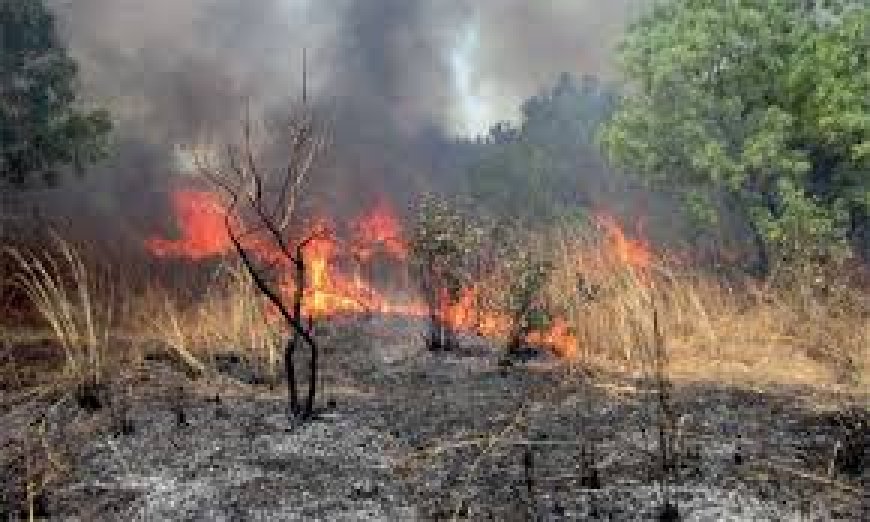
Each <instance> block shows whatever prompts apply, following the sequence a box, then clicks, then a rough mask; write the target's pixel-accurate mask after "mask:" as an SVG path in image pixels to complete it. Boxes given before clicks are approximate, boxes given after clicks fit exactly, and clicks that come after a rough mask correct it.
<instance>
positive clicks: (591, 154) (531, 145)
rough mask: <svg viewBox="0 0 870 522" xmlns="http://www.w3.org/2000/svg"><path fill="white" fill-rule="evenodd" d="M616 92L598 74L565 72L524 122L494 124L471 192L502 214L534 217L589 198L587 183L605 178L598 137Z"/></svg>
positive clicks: (530, 103) (472, 175) (529, 105)
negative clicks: (573, 75) (578, 76)
mask: <svg viewBox="0 0 870 522" xmlns="http://www.w3.org/2000/svg"><path fill="white" fill-rule="evenodd" d="M615 100H616V96H615V94H614V92H613V91H612V90H611V89H609V88H608V87H607V86H606V85H604V84H602V83H601V82H600V81H599V80H598V79H596V78H594V77H592V76H585V77H583V78H581V79H580V80H579V82H578V81H577V80H575V79H574V78H573V77H572V76H571V75H569V74H562V75H561V76H560V77H559V79H558V81H557V82H556V84H555V85H554V86H553V87H552V88H550V89H548V90H546V91H545V92H543V93H541V94H540V95H538V96H534V97H532V98H529V99H528V100H526V101H525V102H524V103H523V105H522V108H521V113H522V120H521V122H520V124H519V125H518V126H513V125H511V124H508V123H500V124H498V125H496V126H494V127H493V128H492V129H490V132H489V135H488V136H487V139H486V142H485V144H483V145H482V146H481V154H480V157H479V159H478V161H476V162H473V164H472V166H471V168H470V169H469V175H468V181H469V191H470V193H472V194H473V195H475V196H477V197H478V198H479V199H480V200H481V201H482V202H484V203H485V204H486V205H487V206H489V207H491V208H492V209H493V210H494V211H495V212H496V213H497V214H507V215H510V216H517V215H518V213H519V217H524V218H528V219H531V220H533V221H540V220H542V219H544V220H546V219H547V218H552V217H555V216H558V215H560V214H562V213H564V211H567V210H568V209H572V210H573V209H574V208H576V205H577V204H578V203H588V201H587V200H588V199H589V194H588V193H587V192H588V189H589V185H590V184H591V183H592V182H593V180H596V179H603V178H604V177H605V176H604V173H603V171H604V165H603V161H602V158H601V156H600V153H599V151H598V149H597V147H596V146H595V142H594V136H595V134H596V131H597V129H598V127H599V126H600V125H601V123H602V122H604V121H606V120H607V119H608V118H609V116H610V114H611V113H612V110H613V106H614V102H615Z"/></svg>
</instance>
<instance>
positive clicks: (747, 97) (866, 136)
mask: <svg viewBox="0 0 870 522" xmlns="http://www.w3.org/2000/svg"><path fill="white" fill-rule="evenodd" d="M868 55H870V8H868V4H867V2H866V0H857V1H855V0H851V1H850V0H827V1H819V2H806V1H802V0H682V1H666V2H660V3H657V4H656V6H655V7H654V8H653V9H652V10H651V11H650V12H649V13H648V14H647V15H646V16H644V17H643V18H642V19H640V20H639V21H637V22H636V23H635V24H634V25H633V26H632V27H631V28H630V30H629V32H628V35H627V36H626V38H625V40H624V42H623V45H622V46H621V65H622V69H623V71H624V73H625V75H626V76H627V79H628V80H629V81H630V82H631V83H630V85H629V87H628V91H627V92H628V94H627V95H626V96H625V98H624V99H623V100H621V103H620V106H619V108H618V110H617V112H616V114H615V115H614V117H613V119H612V120H611V121H610V122H608V123H607V124H606V125H605V126H604V127H603V130H602V132H601V133H600V143H601V144H602V146H603V148H604V150H605V151H606V152H607V154H608V156H609V158H610V159H611V160H612V161H613V162H614V163H615V164H618V165H620V166H622V167H624V168H626V169H630V170H633V171H635V172H637V173H639V174H641V175H643V176H644V177H646V178H647V179H649V180H650V181H653V182H659V183H661V184H665V185H667V186H669V187H670V188H672V189H674V190H676V191H678V192H679V193H680V194H681V195H682V196H683V197H684V198H685V200H686V202H687V204H689V207H690V208H691V209H693V210H694V214H695V215H697V216H698V217H701V218H704V219H705V221H706V222H708V223H712V222H714V221H715V220H716V217H717V215H716V212H715V211H714V210H713V209H714V208H715V207H714V205H713V204H712V203H711V199H712V198H714V197H716V196H723V197H724V198H725V200H726V202H727V205H726V207H729V208H730V209H738V210H740V211H741V212H742V213H743V214H744V217H745V219H746V220H747V222H748V224H749V225H750V227H751V228H752V229H753V231H754V232H755V235H756V237H757V240H758V244H759V247H760V248H761V249H762V250H763V252H762V253H763V256H762V260H763V264H764V265H766V266H767V267H768V268H769V267H770V265H771V264H772V263H774V262H775V261H779V260H784V259H785V260H787V259H790V258H792V257H794V256H796V255H802V254H805V253H806V252H807V249H808V248H809V249H810V250H813V251H814V252H816V253H817V254H819V255H820V256H825V255H827V254H829V253H830V249H827V248H821V249H820V246H826V245H827V246H832V245H834V244H838V243H840V242H841V240H843V239H845V238H847V237H852V238H856V237H857V236H859V235H860V234H862V233H863V234H866V231H867V219H868V215H870V95H868V93H870V60H868ZM865 244H866V243H865Z"/></svg>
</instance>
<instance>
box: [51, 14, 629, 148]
mask: <svg viewBox="0 0 870 522" xmlns="http://www.w3.org/2000/svg"><path fill="white" fill-rule="evenodd" d="M641 1H642V0H607V1H604V0H486V1H480V0H147V1H142V0H52V3H53V5H55V6H56V9H57V13H58V15H59V19H60V21H61V24H62V30H63V32H64V34H65V36H66V37H67V38H68V40H69V42H70V45H71V47H72V49H73V52H74V54H75V56H76V57H77V58H78V59H79V61H80V62H81V64H82V73H83V81H84V88H85V91H86V92H87V93H88V94H89V95H92V96H95V97H98V98H103V99H105V98H109V99H111V105H112V106H113V107H114V108H115V111H116V113H120V114H119V116H120V117H121V119H122V120H129V121H130V122H131V124H133V122H135V124H138V125H142V126H144V127H145V130H147V132H148V133H149V135H150V136H152V137H153V138H155V139H160V140H170V141H172V140H177V141H188V140H191V139H195V138H194V137H195V136H196V135H198V134H201V133H203V132H206V130H207V129H216V128H219V127H220V126H221V125H222V124H224V123H226V122H228V121H232V122H234V123H235V122H237V121H238V114H239V113H240V110H241V105H242V102H241V100H242V98H243V97H245V96H250V97H251V99H252V100H255V101H256V102H258V103H262V104H267V105H268V104H276V103H280V101H281V100H283V99H285V98H287V97H288V96H292V95H295V94H298V91H299V88H300V70H301V49H302V48H303V47H307V48H308V49H309V55H310V81H311V86H312V91H314V92H315V93H318V94H321V95H325V96H329V97H336V99H340V100H344V101H349V102H351V103H356V104H357V105H360V106H362V107H365V108H366V111H367V113H368V114H370V115H374V114H379V115H380V116H382V117H385V118H389V119H391V120H392V121H391V122H389V124H395V125H397V126H398V127H399V128H401V129H402V130H406V131H415V130H417V129H419V128H421V127H424V126H426V125H429V124H435V125H436V126H439V127H442V128H444V129H445V130H447V131H448V132H450V133H455V134H475V133H477V132H482V131H485V129H486V128H487V127H488V126H489V125H490V124H492V123H494V122H495V121H498V120H502V119H506V118H510V117H512V116H514V115H515V114H516V111H517V107H518V105H519V103H520V102H521V100H522V99H524V98H526V97H528V96H530V95H532V94H535V93H536V91H537V90H538V89H540V88H541V87H542V86H544V85H546V84H548V83H552V81H553V80H554V78H555V77H556V75H557V73H559V72H561V71H569V72H576V73H584V72H589V73H598V74H602V75H607V74H608V72H609V70H610V68H611V63H610V62H611V57H612V50H613V45H614V42H615V41H616V40H617V39H618V37H619V34H620V32H621V30H622V28H623V26H624V23H625V20H626V19H627V17H629V16H630V15H631V13H632V10H633V9H636V7H635V6H637V5H638V4H639V3H640V2H641ZM372 124H373V125H377V124H378V123H375V122H372Z"/></svg>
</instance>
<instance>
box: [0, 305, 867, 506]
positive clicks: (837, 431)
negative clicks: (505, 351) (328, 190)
mask: <svg viewBox="0 0 870 522" xmlns="http://www.w3.org/2000/svg"><path fill="white" fill-rule="evenodd" d="M418 333H419V332H418V331H417V330H416V329H415V327H414V326H413V325H407V324H393V323H388V322H385V321H373V322H369V323H367V324H366V325H363V326H359V325H357V326H356V327H353V328H350V327H347V328H341V329H336V330H335V331H333V332H332V333H331V334H330V335H328V336H326V337H324V339H323V343H324V350H325V354H324V357H325V370H324V373H323V378H322V381H323V382H322V383H321V384H322V387H323V393H322V395H321V403H322V404H323V405H324V406H325V407H324V410H323V411H322V413H321V414H320V415H319V417H318V418H317V419H316V420H313V421H309V422H305V423H301V422H291V421H289V420H288V418H287V416H286V415H285V404H286V403H285V401H284V397H283V391H282V390H281V388H275V389H274V390H272V389H270V388H269V386H266V385H253V386H252V385H247V384H243V383H240V382H238V381H239V380H241V381H244V380H249V378H250V377H251V374H250V372H248V371H246V370H245V364H244V361H243V360H236V359H235V358H234V357H228V358H225V359H224V360H223V362H222V363H221V364H220V366H221V369H222V370H223V372H224V373H223V375H222V376H220V377H211V378H200V379H198V380H196V381H192V380H190V379H189V378H188V377H187V376H185V374H184V373H183V372H181V371H179V369H178V368H177V367H176V366H175V365H174V364H172V362H171V361H167V360H160V358H156V360H148V361H145V362H143V363H142V364H141V366H139V367H136V368H131V369H128V371H125V372H119V373H118V374H117V375H115V376H114V377H113V379H112V382H111V383H110V385H109V386H108V388H107V389H105V390H102V391H101V392H100V394H99V395H100V397H101V399H100V401H101V402H102V403H103V407H102V408H101V409H100V410H97V411H88V410H87V409H86V408H82V405H81V404H77V401H76V399H75V397H74V396H73V395H71V394H69V393H61V392H46V393H43V394H42V395H40V397H41V399H34V398H32V397H33V396H35V395H34V394H33V393H25V392H22V391H15V390H7V391H4V392H2V394H3V395H2V396H0V397H2V398H3V401H2V402H0V407H2V410H0V421H2V427H0V442H2V443H3V452H4V453H5V454H6V455H5V456H6V458H5V459H4V460H3V462H4V464H3V465H4V469H3V471H4V472H5V479H4V483H3V491H2V496H0V500H2V501H3V502H4V504H5V505H4V506H0V507H2V509H3V510H5V514H3V516H4V517H8V518H16V517H17V516H18V515H17V514H16V513H17V511H16V510H18V509H20V507H21V500H22V498H23V489H22V487H21V484H20V483H21V477H26V476H31V475H34V476H50V480H46V481H45V482H46V486H45V487H44V488H42V489H40V490H39V493H38V494H34V495H33V498H34V505H35V508H36V510H37V511H38V512H41V514H43V515H44V516H45V517H46V518H50V519H72V520H76V519H77V520H451V519H454V518H455V519H459V520H466V519H468V520H588V519H603V520H650V519H658V518H659V517H660V515H661V510H662V506H663V504H664V502H665V500H667V501H668V502H669V503H670V504H672V505H673V506H675V507H676V509H677V510H678V512H679V515H680V517H681V519H683V520H861V519H862V518H863V519H865V520H866V519H867V513H868V512H867V511H863V512H862V509H863V510H866V509H867V505H866V486H867V480H868V472H867V470H866V465H867V456H866V446H867V442H868V410H867V404H866V398H864V399H859V398H855V397H852V398H842V397H839V398H832V397H821V396H819V394H818V392H814V391H812V390H808V389H774V390H771V389H766V390H748V389H745V388H730V387H725V386H721V385H715V384H709V383H708V384H680V385H675V386H674V387H673V388H672V389H671V391H670V399H669V400H668V405H669V408H670V409H671V410H672V411H673V414H672V415H670V416H664V417H663V416H662V414H661V406H660V403H661V401H660V398H659V387H658V386H656V385H654V383H652V382H647V381H644V380H641V379H631V378H627V377H624V376H622V377H620V376H615V375H606V374H603V373H596V374H591V373H588V372H585V373H584V372H582V371H568V370H567V369H566V368H565V367H564V365H562V364H560V363H558V362H557V361H553V360H549V359H547V358H546V357H539V358H535V359H532V360H530V361H518V362H516V363H515V364H513V365H511V366H505V365H503V364H500V357H499V356H498V355H497V354H495V353H493V352H492V351H490V350H488V349H486V348H485V347H482V346H478V347H473V343H470V344H469V346H471V347H468V348H466V349H464V350H462V351H461V352H456V353H439V354H431V353H428V352H425V351H423V350H422V349H420V348H409V346H418V345H420V344H421V343H420V342H419V336H418ZM151 359H155V358H151ZM820 403H834V404H836V405H838V407H839V408H840V409H839V411H838V410H837V409H832V408H821V407H819V406H818V405H819V404H820ZM850 403H851V405H850ZM84 406H87V404H84ZM662 419H671V420H672V423H671V424H670V426H671V429H670V430H666V433H668V434H669V435H666V437H665V440H666V441H668V442H667V444H668V445H669V446H672V447H673V451H672V457H670V458H665V459H663V458H662V455H661V453H662V452H661V451H659V444H660V442H659V441H660V440H661V431H662V430H661V429H660V428H661V426H663V425H667V424H663V422H662ZM28 426H29V427H28ZM25 446H26V447H27V448H28V449H27V450H26V451H25V449H23V448H24V447H25ZM28 455H29V459H28V458H27V456H28ZM16 456H17V457H16ZM42 461H48V462H52V463H55V464H53V466H47V465H45V464H42V465H41V464H40V462H42ZM56 461H60V462H56ZM663 461H664V462H665V463H671V464H672V466H667V465H665V466H663ZM40 466H42V467H40ZM45 467H48V468H50V469H52V470H55V471H52V472H51V473H49V472H45V473H43V475H38V474H36V475H35V474H34V473H33V470H35V469H36V470H38V469H43V468H45ZM58 469H59V470H61V471H57V470H58ZM27 470H31V471H30V472H28V471H27ZM663 478H665V480H663ZM0 518H3V517H0Z"/></svg>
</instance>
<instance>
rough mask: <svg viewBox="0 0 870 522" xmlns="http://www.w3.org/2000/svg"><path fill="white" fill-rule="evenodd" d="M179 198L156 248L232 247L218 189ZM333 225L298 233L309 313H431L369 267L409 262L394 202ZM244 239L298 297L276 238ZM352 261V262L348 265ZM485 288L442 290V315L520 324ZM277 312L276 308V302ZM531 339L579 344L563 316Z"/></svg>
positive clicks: (499, 328) (171, 253) (172, 252)
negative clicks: (385, 284) (498, 308)
mask: <svg viewBox="0 0 870 522" xmlns="http://www.w3.org/2000/svg"><path fill="white" fill-rule="evenodd" d="M171 202H172V207H173V210H174V212H175V217H176V221H177V226H178V228H179V231H180V237H179V238H178V239H163V238H151V239H147V240H146V241H145V246H146V249H147V250H148V251H149V252H150V253H151V254H152V255H154V256H156V257H161V258H164V257H177V258H184V259H189V260H192V261H201V260H205V259H208V258H214V257H220V256H223V255H227V254H230V253H232V251H233V249H234V246H233V244H232V242H231V240H230V237H229V234H228V233H227V230H226V218H227V213H228V212H229V210H228V209H227V207H226V205H225V204H224V202H223V201H222V199H221V198H220V197H219V196H218V195H217V194H215V193H212V192H205V191H197V190H178V191H175V192H174V193H173V194H172V197H171ZM230 224H231V226H233V227H239V225H240V223H239V221H238V220H236V219H231V220H230ZM240 228H241V227H240ZM327 229H329V230H332V229H334V227H332V226H330V225H329V221H328V220H320V221H319V222H318V224H317V225H316V227H315V228H314V229H312V230H309V231H307V232H306V234H303V235H302V237H301V238H298V239H302V238H305V237H308V236H312V237H314V238H313V239H311V240H310V241H309V242H308V243H307V244H306V246H305V248H304V249H303V256H304V261H305V269H306V281H305V289H304V291H303V314H304V315H305V316H306V317H309V318H310V317H321V318H322V317H331V316H336V315H341V314H359V313H366V312H375V313H381V314H390V315H403V316H409V317H425V316H427V315H428V313H429V310H428V307H427V305H426V304H425V302H423V301H422V300H420V299H411V300H405V301H403V300H400V299H396V298H395V297H393V296H391V295H390V294H389V293H388V292H383V291H382V290H381V289H379V288H378V287H377V286H376V285H375V284H373V283H372V282H371V281H368V280H367V279H366V278H365V277H364V275H363V270H362V269H363V267H364V266H365V265H368V264H371V263H372V262H373V260H374V259H375V254H378V256H379V259H380V257H381V256H382V257H384V258H386V259H387V260H389V261H390V262H392V263H394V264H396V265H398V266H399V267H405V268H407V258H408V253H409V249H408V245H407V243H406V241H405V240H404V238H403V234H402V227H401V226H400V221H399V219H398V218H397V217H396V215H395V213H394V212H393V210H392V208H391V207H390V206H389V205H387V204H386V203H381V204H379V205H377V206H375V207H374V208H373V209H372V210H371V211H369V212H367V213H365V214H363V215H362V216H359V217H358V218H357V219H355V220H353V221H352V222H351V225H350V226H349V227H348V232H349V234H348V236H349V237H350V240H349V241H347V242H343V241H341V240H340V239H339V237H338V235H337V234H335V233H332V234H325V233H322V231H323V230H327ZM315 232H317V233H316V234H315ZM240 241H241V243H242V245H243V246H244V248H245V249H246V250H248V251H249V252H250V253H251V255H252V256H253V257H255V258H256V259H257V260H259V261H260V262H263V263H266V264H270V265H272V266H274V267H276V268H277V269H278V270H279V271H281V274H280V281H279V284H280V288H281V291H282V293H283V294H284V295H285V296H286V297H287V301H288V302H291V301H292V296H293V295H294V292H295V281H294V277H295V272H294V269H293V266H292V265H291V264H290V263H289V262H288V261H287V260H286V258H284V256H283V255H282V253H281V252H280V250H278V248H277V247H275V246H274V244H273V243H272V242H271V241H270V238H269V237H268V236H265V235H256V234H254V235H243V236H242V237H241V238H240ZM628 244H630V243H628ZM348 257H350V258H351V260H352V262H351V263H348V262H345V263H342V261H348V259H347V258H348ZM347 265H349V266H350V268H346V266H347ZM342 267H345V268H342ZM478 296H479V289H478V288H477V287H476V286H474V285H472V286H469V287H468V288H465V289H462V290H461V291H460V292H459V294H458V298H455V299H453V298H451V297H450V296H448V295H446V294H442V296H441V299H440V305H439V310H438V312H439V314H440V316H441V318H442V320H443V321H444V322H445V323H447V324H449V325H450V326H451V327H452V328H454V329H455V330H460V331H469V332H477V333H479V334H480V335H483V336H487V337H492V338H503V337H504V336H505V335H506V334H507V333H508V332H509V331H510V330H511V329H512V322H513V321H512V319H511V318H510V317H508V316H506V315H501V314H497V313H492V312H489V311H486V310H482V309H481V307H480V306H479V304H478ZM270 316H274V310H273V311H272V313H271V314H270ZM528 341H529V342H533V343H536V344H539V345H545V346H550V347H552V349H553V351H554V352H555V353H557V354H559V355H561V356H565V357H571V356H573V354H574V353H575V351H576V345H577V342H576V339H575V338H574V336H573V335H572V334H571V333H570V329H569V328H568V325H567V323H565V322H564V321H555V322H554V324H553V326H552V328H550V329H549V330H548V331H546V332H536V333H533V334H531V335H530V336H529V338H528Z"/></svg>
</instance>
